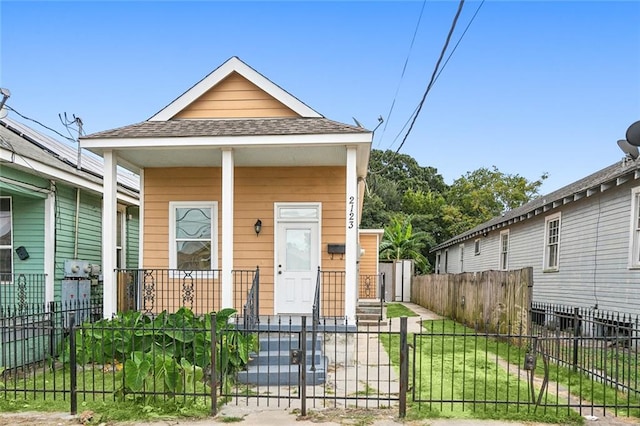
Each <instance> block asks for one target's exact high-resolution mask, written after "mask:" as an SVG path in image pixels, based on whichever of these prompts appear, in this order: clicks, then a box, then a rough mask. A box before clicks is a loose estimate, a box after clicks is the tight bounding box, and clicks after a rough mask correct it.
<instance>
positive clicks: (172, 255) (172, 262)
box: [169, 201, 218, 271]
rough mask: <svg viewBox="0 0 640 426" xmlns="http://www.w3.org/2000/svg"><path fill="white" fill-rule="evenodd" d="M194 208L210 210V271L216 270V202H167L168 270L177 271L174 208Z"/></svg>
mask: <svg viewBox="0 0 640 426" xmlns="http://www.w3.org/2000/svg"><path fill="white" fill-rule="evenodd" d="M180 207H182V208H184V207H194V208H210V209H211V231H210V232H211V270H212V271H213V270H215V269H218V202H217V201H169V269H178V265H177V263H176V260H177V257H176V256H177V254H176V241H175V240H176V208H180Z"/></svg>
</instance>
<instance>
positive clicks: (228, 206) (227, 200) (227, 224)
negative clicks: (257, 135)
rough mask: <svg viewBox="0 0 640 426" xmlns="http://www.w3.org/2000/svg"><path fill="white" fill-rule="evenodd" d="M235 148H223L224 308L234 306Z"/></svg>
mask: <svg viewBox="0 0 640 426" xmlns="http://www.w3.org/2000/svg"><path fill="white" fill-rule="evenodd" d="M233 187H234V163H233V150H231V149H230V148H229V149H223V150H222V300H221V304H222V305H221V306H222V308H233V307H234V306H233V275H232V273H231V271H232V270H233Z"/></svg>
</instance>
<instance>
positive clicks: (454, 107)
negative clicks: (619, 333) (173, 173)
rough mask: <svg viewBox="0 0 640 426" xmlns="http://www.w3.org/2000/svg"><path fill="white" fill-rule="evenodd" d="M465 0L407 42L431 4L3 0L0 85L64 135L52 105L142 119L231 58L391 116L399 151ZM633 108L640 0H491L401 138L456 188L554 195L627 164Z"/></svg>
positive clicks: (345, 118)
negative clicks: (476, 185) (487, 178)
mask: <svg viewBox="0 0 640 426" xmlns="http://www.w3.org/2000/svg"><path fill="white" fill-rule="evenodd" d="M479 5H480V2H477V1H467V2H466V3H465V6H464V9H463V12H462V14H461V16H460V19H459V22H458V26H457V28H456V31H455V33H454V35H453V39H452V43H451V45H450V48H449V52H450V51H451V49H452V48H453V46H454V45H455V43H456V42H457V41H458V40H459V39H460V37H461V35H462V32H463V30H464V29H465V27H466V26H467V24H468V23H469V21H470V20H471V17H472V16H473V14H474V13H475V12H476V10H477V8H478V6H479ZM457 6H458V2H457V1H437V2H434V1H427V2H426V4H424V12H423V15H422V19H421V21H420V26H419V27H418V29H417V32H416V33H415V41H414V44H413V47H412V48H411V49H410V45H411V40H412V38H413V36H414V32H415V31H416V25H417V23H418V17H419V16H420V11H421V9H422V7H423V1H422V0H419V1H406V2H403V1H394V2H382V1H354V2H342V1H321V2H310V1H286V2H272V1H261V2H247V1H236V2H221V1H198V2H179V3H176V2H168V1H155V2H151V1H147V2H143V1H135V2H124V1H117V2H116V1H114V2H92V1H75V2H56V1H47V2H33V1H19V2H12V1H7V0H2V1H1V2H0V61H1V62H0V86H1V87H6V88H8V89H9V90H11V93H12V96H11V98H10V99H9V101H8V104H9V105H10V106H11V107H12V108H15V109H16V110H17V111H19V112H21V113H22V114H24V115H26V116H29V117H32V118H34V119H37V120H39V121H41V122H43V123H45V124H47V125H49V126H51V127H54V128H56V129H57V130H59V131H61V132H64V127H63V126H62V125H61V124H60V121H59V119H58V114H59V113H64V112H67V113H69V114H76V115H78V116H79V117H81V118H82V120H83V121H84V124H85V130H86V131H87V132H88V133H91V132H97V131H101V130H106V129H110V128H114V127H119V126H123V125H127V124H131V123H135V122H139V121H143V120H145V119H147V118H149V117H150V116H151V115H153V114H154V113H156V112H157V111H158V110H160V109H161V108H162V107H164V106H165V105H166V104H168V103H169V102H170V101H172V100H173V99H175V98H176V97H177V96H179V95H180V94H182V93H183V92H184V91H185V90H187V89H188V88H189V87H191V86H192V85H193V84H194V83H196V82H197V81H199V80H200V79H201V78H203V77H204V76H205V75H207V74H208V73H209V72H211V71H212V70H213V69H215V68H216V67H217V66H218V65H220V64H221V63H222V62H224V61H225V60H227V59H228V58H229V57H231V56H238V57H240V58H241V59H242V60H243V61H245V62H247V63H248V64H249V65H250V66H252V67H253V68H255V69H256V70H257V71H259V72H261V73H262V74H264V75H265V76H266V77H268V78H270V79H271V80H272V81H274V82H275V83H276V84H278V85H280V86H281V87H282V88H284V89H285V90H287V91H289V92H290V93H291V94H293V95H295V96H296V97H298V98H299V99H300V100H302V101H303V102H305V103H306V104H307V105H309V106H310V107H312V108H314V109H315V110H316V111H318V112H320V113H321V114H323V115H324V116H326V117H327V118H330V119H333V120H337V121H341V122H345V123H353V121H352V117H356V118H357V119H358V120H359V121H360V122H361V123H362V124H363V125H364V126H365V127H367V128H369V129H373V128H374V127H375V126H376V125H377V124H378V122H377V117H378V116H380V115H382V116H383V117H384V118H385V120H386V121H385V123H384V124H383V125H382V126H381V127H380V128H378V130H377V131H376V135H375V139H374V144H373V145H374V148H377V149H389V148H390V149H393V150H395V149H397V148H398V145H399V143H400V141H401V140H402V137H403V136H404V131H403V130H402V128H403V126H404V125H405V123H406V122H407V121H408V120H409V118H410V116H411V113H412V112H413V111H414V110H415V108H416V106H417V105H418V103H419V101H420V99H421V97H422V95H423V93H424V90H425V88H426V86H427V83H428V81H429V78H430V76H431V73H432V71H433V68H434V66H435V63H436V60H437V57H438V54H439V52H440V49H441V48H442V45H443V43H444V40H445V37H446V34H447V31H448V29H449V26H450V24H451V21H452V19H453V16H454V14H455V11H456V9H457ZM447 55H448V53H447ZM407 57H408V64H407V68H406V71H405V73H404V76H403V77H402V78H401V75H402V70H403V66H404V64H405V61H406V60H407ZM394 100H395V104H394V107H393V111H392V114H391V115H390V116H389V112H390V109H391V105H392V103H394ZM10 117H12V118H14V119H19V117H16V115H15V114H11V115H10ZM637 120H640V1H622V2H617V1H604V2H596V1H567V2H562V1H534V2H524V1H491V0H487V1H486V2H485V3H484V4H483V5H482V7H481V9H480V11H479V13H478V15H477V17H476V18H475V20H474V21H473V23H472V24H471V26H470V27H469V29H468V31H467V33H466V34H465V36H464V38H463V39H462V41H461V42H460V44H459V46H458V48H457V50H456V51H455V53H454V54H453V56H452V57H451V59H450V60H449V62H448V63H447V65H446V67H445V68H444V70H443V71H442V73H441V75H440V77H439V78H438V81H437V82H436V84H435V86H434V87H433V89H432V91H431V92H430V93H429V95H428V96H427V99H426V102H425V105H424V107H423V109H422V111H421V114H420V116H419V117H418V120H417V122H416V125H415V127H414V129H413V131H412V132H411V134H410V135H409V137H408V138H407V141H406V143H405V144H404V146H403V147H402V149H401V150H400V152H401V153H405V154H409V155H411V156H413V157H414V158H415V159H416V160H417V161H418V163H419V164H420V165H422V166H432V167H435V168H437V169H438V172H439V173H440V174H442V175H443V177H444V179H445V181H446V182H447V183H449V184H450V183H452V182H453V180H454V179H457V178H459V177H460V176H462V175H464V174H465V173H467V172H469V171H473V170H476V169H478V168H480V167H492V166H496V167H498V169H499V170H501V171H502V172H505V173H510V174H520V175H522V176H524V177H526V178H527V179H530V180H535V179H537V178H539V177H540V176H541V175H542V174H543V173H545V172H547V173H549V178H548V179H547V181H546V182H545V184H544V186H543V188H542V190H543V192H544V193H546V192H551V191H553V190H555V189H557V188H559V187H561V186H564V185H566V184H569V183H571V182H573V181H575V180H577V179H579V178H581V177H584V176H586V175H588V174H590V173H592V172H595V171H596V170H599V169H601V168H603V167H605V166H608V165H610V164H612V163H614V162H616V161H618V160H620V159H621V158H622V155H623V154H622V152H621V151H620V150H619V148H618V146H617V144H616V141H617V140H618V139H621V138H624V135H625V131H626V129H627V127H628V126H629V125H630V124H631V123H633V122H635V121H637ZM34 126H35V125H34ZM36 128H37V126H36Z"/></svg>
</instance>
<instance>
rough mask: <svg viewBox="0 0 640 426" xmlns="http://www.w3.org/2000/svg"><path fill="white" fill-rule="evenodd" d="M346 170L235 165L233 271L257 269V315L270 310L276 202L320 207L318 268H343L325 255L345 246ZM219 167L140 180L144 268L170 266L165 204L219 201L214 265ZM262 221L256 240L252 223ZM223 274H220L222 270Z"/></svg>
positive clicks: (152, 172) (160, 172)
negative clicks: (332, 248)
mask: <svg viewBox="0 0 640 426" xmlns="http://www.w3.org/2000/svg"><path fill="white" fill-rule="evenodd" d="M345 182H346V170H345V168H344V167H283V168H269V167H252V168H249V167H238V168H236V169H235V196H234V212H235V218H234V244H235V247H234V268H235V269H238V270H253V269H255V268H256V266H259V267H260V311H261V313H262V314H271V313H273V308H274V298H273V290H274V279H273V262H274V255H275V254H274V203H283V202H320V203H322V223H321V229H322V235H321V247H320V250H321V255H322V268H323V269H330V270H344V268H345V265H344V259H343V258H342V257H341V256H334V258H333V259H331V255H329V254H328V253H327V244H328V243H345V241H346V234H345V220H346V209H345V200H346V183H345ZM221 183H222V170H221V169H220V168H204V167H203V168H162V169H146V170H145V179H144V184H145V187H144V191H145V196H144V202H145V210H144V211H145V219H144V232H145V238H144V267H145V268H168V267H169V254H168V249H169V223H168V221H169V202H170V201H218V264H219V265H220V262H221V260H220V256H221V253H222V248H221V245H222V236H221V232H222V230H221V228H222V225H221V209H222V202H221V200H222V194H221ZM256 219H260V220H262V232H261V233H260V235H259V236H256V234H255V232H254V229H253V225H254V223H255V221H256ZM223 273H224V272H223Z"/></svg>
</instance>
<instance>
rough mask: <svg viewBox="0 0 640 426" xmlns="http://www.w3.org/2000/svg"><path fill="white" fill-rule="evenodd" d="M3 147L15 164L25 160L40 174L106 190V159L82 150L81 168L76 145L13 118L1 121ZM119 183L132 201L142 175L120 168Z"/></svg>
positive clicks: (0, 143)
mask: <svg viewBox="0 0 640 426" xmlns="http://www.w3.org/2000/svg"><path fill="white" fill-rule="evenodd" d="M0 149H2V150H6V151H7V152H9V153H11V157H12V158H13V161H12V163H14V164H16V165H20V164H19V163H24V166H25V167H26V168H28V169H30V170H33V172H35V173H37V174H45V175H48V176H49V177H50V178H52V179H60V180H67V181H68V182H69V183H74V184H77V185H78V186H85V187H87V188H89V189H91V190H95V191H97V192H101V191H102V170H103V165H102V162H103V160H102V158H100V157H99V156H97V155H95V154H93V153H91V152H87V151H82V152H81V154H80V166H81V167H80V168H78V167H77V162H78V152H77V150H76V149H75V148H73V147H71V146H69V145H67V144H64V143H62V142H59V141H57V140H55V139H53V138H51V137H49V136H47V135H45V134H42V133H40V132H38V131H36V130H34V129H32V128H30V127H28V126H26V125H24V124H22V123H19V122H17V121H15V120H12V119H10V118H3V119H2V120H0ZM27 159H28V160H32V161H28V160H27ZM65 176H66V178H63V177H65ZM72 181H73V182H72ZM117 183H118V189H119V191H121V192H122V193H123V194H126V195H127V196H128V197H130V199H129V201H131V199H137V198H138V192H139V187H140V178H139V177H138V176H137V175H135V174H132V173H130V172H128V171H125V170H122V169H118V171H117ZM135 204H137V201H136V202H135Z"/></svg>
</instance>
